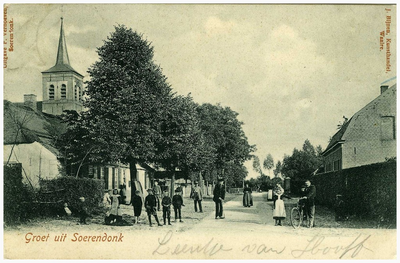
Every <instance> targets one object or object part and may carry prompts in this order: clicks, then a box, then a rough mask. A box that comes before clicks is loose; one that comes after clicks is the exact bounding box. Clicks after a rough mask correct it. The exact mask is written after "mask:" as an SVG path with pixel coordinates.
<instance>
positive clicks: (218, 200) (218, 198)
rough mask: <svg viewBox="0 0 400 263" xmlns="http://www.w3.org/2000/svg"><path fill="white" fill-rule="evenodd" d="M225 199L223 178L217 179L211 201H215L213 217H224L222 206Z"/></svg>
mask: <svg viewBox="0 0 400 263" xmlns="http://www.w3.org/2000/svg"><path fill="white" fill-rule="evenodd" d="M224 199H225V187H224V180H223V179H219V180H218V184H217V185H216V186H215V187H214V197H213V201H214V202H215V219H218V217H219V218H220V219H224V218H225V217H224V216H223V214H224V208H223V205H222V204H223V202H224Z"/></svg>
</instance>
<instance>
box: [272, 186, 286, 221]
mask: <svg viewBox="0 0 400 263" xmlns="http://www.w3.org/2000/svg"><path fill="white" fill-rule="evenodd" d="M284 192H285V191H284V190H283V188H282V186H281V185H280V184H279V183H278V184H276V187H275V188H274V212H273V214H272V216H273V218H274V219H275V226H281V225H282V221H281V220H282V219H285V218H286V211H285V203H284V202H283V200H282V195H283V193H284Z"/></svg>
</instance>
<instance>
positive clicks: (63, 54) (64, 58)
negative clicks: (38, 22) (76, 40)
mask: <svg viewBox="0 0 400 263" xmlns="http://www.w3.org/2000/svg"><path fill="white" fill-rule="evenodd" d="M63 21H64V19H63V17H61V29H60V39H59V40H58V51H57V61H56V65H62V64H64V65H69V57H68V51H67V42H66V41H65V35H64V23H63Z"/></svg>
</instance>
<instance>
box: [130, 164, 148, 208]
mask: <svg viewBox="0 0 400 263" xmlns="http://www.w3.org/2000/svg"><path fill="white" fill-rule="evenodd" d="M136 163H137V161H136V160H131V161H129V172H130V174H131V202H132V200H133V197H134V195H135V191H136V186H135V181H137V169H136ZM142 187H143V186H142ZM143 191H144V189H143ZM142 195H144V193H142Z"/></svg>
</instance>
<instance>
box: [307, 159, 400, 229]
mask: <svg viewBox="0 0 400 263" xmlns="http://www.w3.org/2000/svg"><path fill="white" fill-rule="evenodd" d="M313 183H314V185H315V186H316V188H317V197H316V200H317V202H318V203H320V204H323V205H326V206H330V207H333V206H334V204H335V198H336V195H337V194H341V195H342V196H343V197H344V200H345V211H346V212H347V214H350V215H357V216H361V217H370V218H376V219H378V220H380V221H386V222H390V223H395V222H396V162H385V163H376V164H371V165H365V166H359V167H354V168H349V169H344V170H340V171H336V172H329V173H324V174H317V175H315V176H314V178H313Z"/></svg>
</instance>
